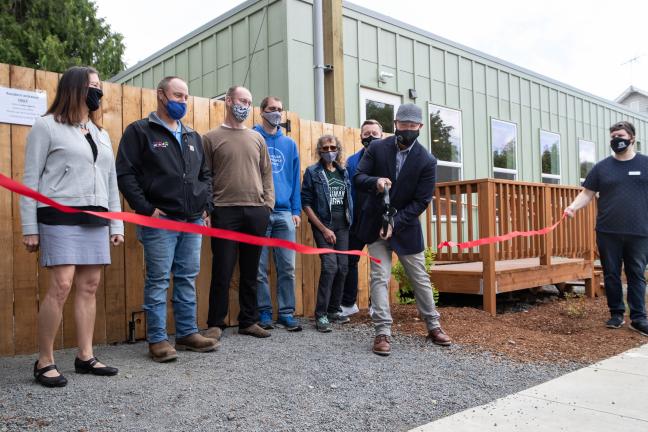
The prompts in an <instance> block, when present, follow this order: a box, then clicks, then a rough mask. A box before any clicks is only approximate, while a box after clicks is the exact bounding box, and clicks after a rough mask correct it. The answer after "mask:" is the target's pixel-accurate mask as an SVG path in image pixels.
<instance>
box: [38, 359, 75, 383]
mask: <svg viewBox="0 0 648 432" xmlns="http://www.w3.org/2000/svg"><path fill="white" fill-rule="evenodd" d="M51 370H56V371H57V372H58V373H59V374H60V373H61V372H60V371H59V370H58V368H57V367H56V365H55V364H51V365H48V366H45V367H42V368H40V369H38V360H36V363H34V378H36V382H38V383H39V384H40V385H42V386H45V387H65V386H66V385H67V379H66V378H65V377H64V376H63V375H62V374H61V375H59V376H55V377H48V376H45V375H43V374H44V373H45V372H48V371H51Z"/></svg>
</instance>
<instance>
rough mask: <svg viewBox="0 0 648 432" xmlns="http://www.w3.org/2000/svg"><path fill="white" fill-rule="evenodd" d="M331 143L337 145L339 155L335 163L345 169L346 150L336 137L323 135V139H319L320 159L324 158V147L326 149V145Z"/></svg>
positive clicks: (318, 155) (318, 152)
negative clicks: (321, 153) (322, 155)
mask: <svg viewBox="0 0 648 432" xmlns="http://www.w3.org/2000/svg"><path fill="white" fill-rule="evenodd" d="M329 143H335V145H336V146H337V152H338V154H337V157H336V158H335V162H336V163H337V164H338V165H340V166H341V167H344V148H343V147H342V142H341V141H340V140H339V139H338V137H336V136H335V135H322V136H321V137H319V139H318V140H317V157H318V159H321V158H322V157H321V156H320V152H321V151H322V147H324V145H325V144H329Z"/></svg>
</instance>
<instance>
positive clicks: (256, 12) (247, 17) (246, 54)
mask: <svg viewBox="0 0 648 432" xmlns="http://www.w3.org/2000/svg"><path fill="white" fill-rule="evenodd" d="M252 3H253V4H251V5H250V6H249V7H247V8H244V9H243V10H241V11H239V12H238V13H236V14H235V15H233V16H231V17H229V18H227V19H225V20H223V21H222V22H219V23H218V24H216V25H214V26H213V27H211V28H209V29H206V30H205V31H203V32H202V33H200V34H197V35H195V36H193V37H191V38H190V39H189V40H187V41H185V42H183V43H181V44H180V45H178V46H177V47H174V48H172V49H170V50H169V51H168V52H166V53H164V54H162V55H160V56H158V57H157V58H155V59H153V60H151V61H150V62H148V63H147V64H145V65H142V66H140V67H137V68H136V69H135V70H134V71H133V72H132V73H128V74H127V75H126V76H124V77H122V78H120V79H118V80H116V81H117V82H119V83H123V84H129V85H133V86H136V87H145V88H154V87H155V86H156V85H157V83H158V82H159V81H160V80H161V79H162V78H163V77H165V76H167V75H177V76H179V77H181V78H183V79H184V80H186V81H187V83H188V84H189V92H190V94H192V95H194V96H202V97H209V98H211V97H215V96H220V95H222V94H223V93H225V92H226V91H227V89H228V88H229V87H230V86H232V85H233V84H243V80H244V79H245V76H246V72H247V69H248V64H249V62H250V59H251V62H252V64H251V67H250V72H249V76H248V78H247V81H246V86H247V87H249V88H250V90H251V91H252V96H253V98H254V103H255V104H258V103H259V102H260V101H261V99H262V98H263V97H265V96H267V95H268V94H270V93H271V94H273V95H275V96H279V97H280V98H282V99H283V100H284V102H285V105H286V106H287V108H288V107H289V105H288V103H289V101H288V85H287V80H286V78H285V77H286V68H287V60H286V58H287V49H286V43H285V40H286V10H285V7H286V5H285V2H284V1H281V0H278V1H277V0H274V1H273V0H268V1H266V0H264V1H258V2H252ZM264 14H267V15H266V16H265V17H264ZM257 37H258V41H257ZM255 44H256V51H254V55H252V54H253V50H254V46H255Z"/></svg>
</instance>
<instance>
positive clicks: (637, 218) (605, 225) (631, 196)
mask: <svg viewBox="0 0 648 432" xmlns="http://www.w3.org/2000/svg"><path fill="white" fill-rule="evenodd" d="M583 187H584V188H586V189H589V190H591V191H594V192H598V193H599V198H598V202H597V205H598V215H597V217H596V231H599V232H604V233H612V234H632V235H638V236H646V237H648V156H644V155H642V154H639V153H637V155H636V156H635V157H633V158H632V159H630V160H628V161H619V160H616V159H615V158H614V157H612V156H609V157H607V158H605V159H603V160H602V161H600V162H599V163H597V164H596V165H594V168H592V171H590V173H589V174H588V175H587V178H586V179H585V182H584V183H583Z"/></svg>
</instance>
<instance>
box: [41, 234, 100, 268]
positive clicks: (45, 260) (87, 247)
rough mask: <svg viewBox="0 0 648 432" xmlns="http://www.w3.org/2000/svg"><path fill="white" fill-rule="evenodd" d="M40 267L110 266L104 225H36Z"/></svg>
mask: <svg viewBox="0 0 648 432" xmlns="http://www.w3.org/2000/svg"><path fill="white" fill-rule="evenodd" d="M38 234H39V240H40V247H39V248H40V265H41V266H42V267H51V266H57V265H69V264H73V265H98V264H100V265H103V264H110V237H109V235H108V227H107V226H92V225H77V226H75V225H45V224H38Z"/></svg>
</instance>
